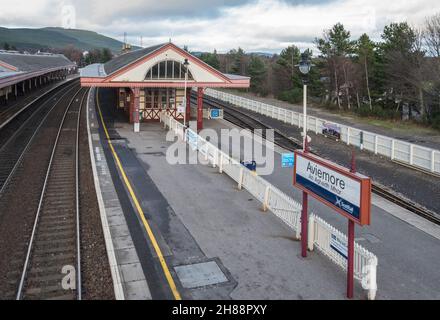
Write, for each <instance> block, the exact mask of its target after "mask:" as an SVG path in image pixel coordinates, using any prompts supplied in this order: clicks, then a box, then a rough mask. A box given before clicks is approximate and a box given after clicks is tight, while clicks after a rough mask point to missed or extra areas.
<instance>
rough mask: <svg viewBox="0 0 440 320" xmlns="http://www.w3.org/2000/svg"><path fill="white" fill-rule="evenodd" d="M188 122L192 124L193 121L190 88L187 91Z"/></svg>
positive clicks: (186, 116)
mask: <svg viewBox="0 0 440 320" xmlns="http://www.w3.org/2000/svg"><path fill="white" fill-rule="evenodd" d="M185 111H186V115H185V118H186V122H190V121H191V88H188V89H187V90H186V109H185Z"/></svg>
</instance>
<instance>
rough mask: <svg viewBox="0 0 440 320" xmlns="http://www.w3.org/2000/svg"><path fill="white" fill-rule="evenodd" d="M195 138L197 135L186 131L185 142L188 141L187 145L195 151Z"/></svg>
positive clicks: (188, 130) (189, 130)
mask: <svg viewBox="0 0 440 320" xmlns="http://www.w3.org/2000/svg"><path fill="white" fill-rule="evenodd" d="M197 137H198V136H197V133H195V132H194V131H192V130H191V129H187V130H186V141H188V144H189V145H190V146H191V148H192V149H193V150H197V140H198V139H197Z"/></svg>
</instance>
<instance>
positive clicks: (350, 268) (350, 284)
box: [347, 149, 356, 299]
mask: <svg viewBox="0 0 440 320" xmlns="http://www.w3.org/2000/svg"><path fill="white" fill-rule="evenodd" d="M350 172H352V173H356V154H355V152H354V149H352V151H351V168H350ZM354 228H355V224H354V221H352V220H348V243H347V247H348V248H347V251H348V257H347V298H348V299H352V298H353V294H354Z"/></svg>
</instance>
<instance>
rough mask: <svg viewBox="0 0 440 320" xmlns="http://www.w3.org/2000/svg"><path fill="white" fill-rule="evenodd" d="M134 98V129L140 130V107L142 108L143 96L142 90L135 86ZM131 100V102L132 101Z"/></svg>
mask: <svg viewBox="0 0 440 320" xmlns="http://www.w3.org/2000/svg"><path fill="white" fill-rule="evenodd" d="M132 91H133V94H132V96H131V97H132V99H131V100H133V102H132V103H133V120H134V131H135V132H138V131H139V120H140V119H139V109H140V97H141V90H140V89H139V88H133V89H132ZM131 100H130V102H131Z"/></svg>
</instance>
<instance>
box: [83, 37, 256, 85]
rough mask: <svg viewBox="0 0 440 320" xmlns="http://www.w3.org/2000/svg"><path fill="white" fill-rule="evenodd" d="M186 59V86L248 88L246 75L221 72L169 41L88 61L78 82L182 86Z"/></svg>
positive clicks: (89, 83) (86, 83)
mask: <svg viewBox="0 0 440 320" xmlns="http://www.w3.org/2000/svg"><path fill="white" fill-rule="evenodd" d="M185 59H188V62H189V65H188V71H189V72H188V73H189V74H190V75H191V77H190V78H189V80H188V81H187V85H188V86H189V87H225V88H227V87H235V88H248V87H249V85H250V78H249V77H243V76H239V75H229V74H223V73H221V72H220V71H218V70H216V69H214V68H212V67H211V66H209V65H208V64H206V63H205V62H203V61H202V60H200V59H199V58H197V57H195V56H193V55H191V54H190V53H188V52H187V51H185V50H182V49H180V48H179V47H177V46H176V45H174V44H173V43H171V42H170V43H163V44H159V45H155V46H151V47H148V48H144V49H139V50H135V51H131V52H128V53H125V54H122V55H120V56H118V57H115V58H114V59H112V60H111V61H109V62H107V63H105V64H93V65H89V66H87V67H85V68H83V69H81V85H82V86H85V87H176V88H178V87H183V86H184V85H185V81H184V76H182V72H184V71H182V70H184V67H183V62H184V61H185ZM153 70H154V72H153ZM171 74H172V76H171ZM183 74H184V73H183ZM147 75H148V77H147ZM178 75H179V76H178Z"/></svg>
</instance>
